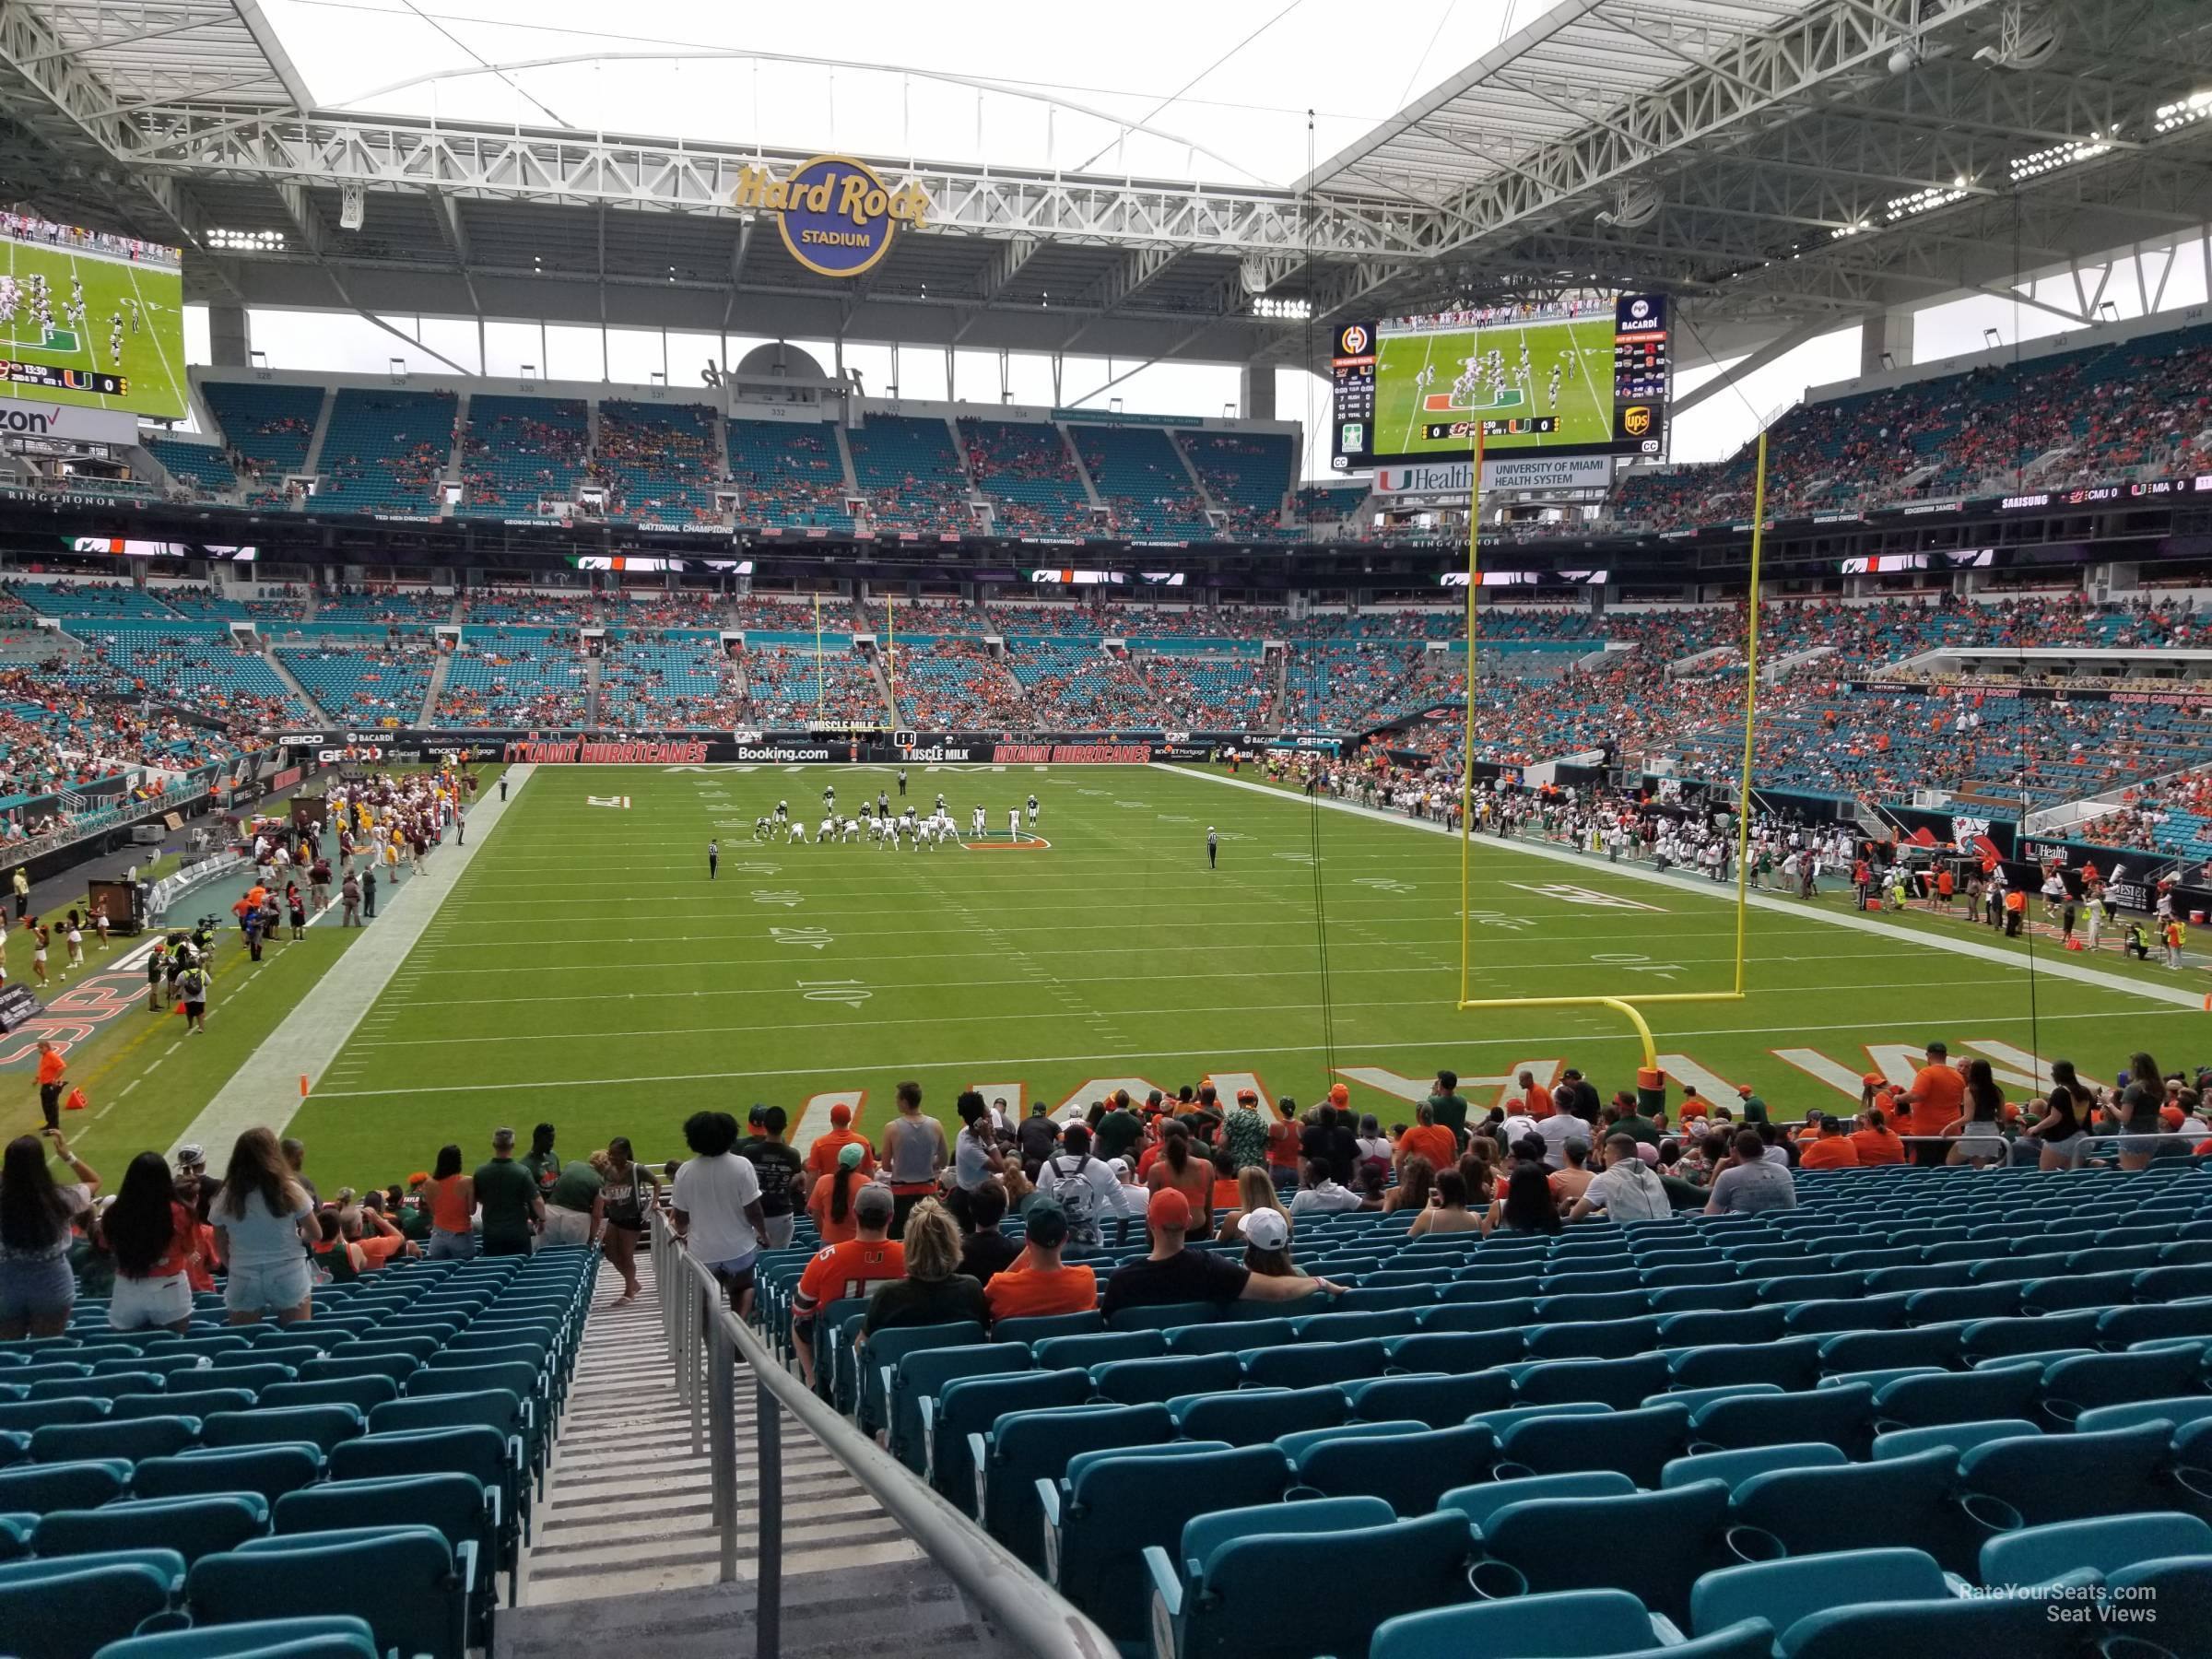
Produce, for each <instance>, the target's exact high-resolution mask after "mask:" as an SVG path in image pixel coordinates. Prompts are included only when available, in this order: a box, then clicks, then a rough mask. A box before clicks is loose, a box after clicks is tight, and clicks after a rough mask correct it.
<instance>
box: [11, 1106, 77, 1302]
mask: <svg viewBox="0 0 2212 1659" xmlns="http://www.w3.org/2000/svg"><path fill="white" fill-rule="evenodd" d="M46 1134H47V1136H48V1138H49V1139H51V1140H52V1141H53V1149H54V1152H55V1154H56V1155H57V1156H59V1157H60V1158H61V1159H63V1160H64V1161H65V1162H66V1163H67V1164H68V1165H69V1167H70V1170H71V1171H72V1172H73V1173H74V1174H75V1175H76V1182H75V1183H73V1184H69V1185H63V1184H61V1183H59V1182H56V1181H55V1180H54V1179H53V1171H51V1170H49V1169H48V1168H47V1167H46V1148H45V1147H42V1146H41V1145H40V1144H39V1137H38V1136H37V1135H18V1136H17V1137H16V1138H15V1139H14V1140H12V1141H10V1142H8V1143H7V1150H6V1152H5V1153H0V1342H15V1341H18V1340H20V1339H21V1338H22V1337H25V1336H58V1335H61V1334H62V1333H63V1332H64V1331H65V1330H67V1329H68V1328H69V1311H70V1310H71V1309H72V1308H73V1307H75V1306H76V1279H75V1278H74V1277H71V1275H70V1272H69V1244H70V1241H71V1239H72V1238H73V1237H74V1236H75V1228H76V1221H77V1220H78V1218H80V1217H83V1216H85V1215H86V1214H87V1213H88V1211H89V1210H90V1209H91V1207H92V1194H93V1191H94V1190H95V1189H96V1188H97V1187H98V1186H99V1185H100V1177H99V1176H98V1175H96V1174H94V1173H93V1172H92V1171H91V1169H90V1168H89V1167H88V1165H87V1164H86V1163H85V1161H84V1159H81V1158H74V1157H72V1156H71V1155H70V1152H69V1148H68V1147H67V1146H66V1145H65V1143H64V1142H63V1140H62V1136H61V1132H60V1131H59V1130H56V1129H49V1130H48V1131H46Z"/></svg>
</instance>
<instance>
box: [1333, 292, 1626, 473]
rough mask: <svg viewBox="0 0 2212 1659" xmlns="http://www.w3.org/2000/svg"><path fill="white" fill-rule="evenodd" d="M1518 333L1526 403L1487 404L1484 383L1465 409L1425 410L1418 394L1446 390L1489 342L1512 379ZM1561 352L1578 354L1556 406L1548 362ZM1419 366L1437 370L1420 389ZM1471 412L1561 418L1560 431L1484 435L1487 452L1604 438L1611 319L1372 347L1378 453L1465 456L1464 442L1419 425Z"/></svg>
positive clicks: (1609, 430)
mask: <svg viewBox="0 0 2212 1659" xmlns="http://www.w3.org/2000/svg"><path fill="white" fill-rule="evenodd" d="M1524 338H1525V339H1526V340H1527V342H1528V354H1529V361H1530V363H1531V365H1532V366H1533V368H1532V373H1531V375H1530V383H1529V388H1528V398H1527V400H1526V401H1525V402H1519V401H1515V400H1511V399H1509V402H1511V403H1512V406H1510V407H1508V406H1493V405H1492V401H1491V399H1492V391H1491V387H1490V386H1489V384H1488V382H1487V381H1486V382H1484V383H1483V384H1482V385H1481V386H1480V387H1478V388H1477V391H1476V393H1475V395H1474V405H1473V406H1472V407H1471V408H1469V409H1468V410H1467V411H1466V412H1465V413H1461V412H1458V411H1454V412H1452V413H1445V414H1434V413H1428V412H1425V411H1424V409H1423V407H1422V399H1423V398H1424V397H1426V396H1430V395H1449V394H1450V393H1451V390H1452V383H1453V381H1454V380H1455V379H1456V378H1457V377H1458V375H1459V372H1460V361H1461V359H1464V358H1467V357H1470V356H1474V355H1477V353H1480V352H1486V351H1488V350H1489V349H1490V348H1491V347H1493V346H1495V347H1499V348H1500V349H1501V350H1502V351H1503V352H1504V353H1505V363H1506V370H1507V372H1508V374H1509V376H1510V375H1511V373H1512V371H1513V370H1514V369H1515V368H1516V367H1517V366H1518V365H1519V363H1520V360H1521V342H1522V340H1523V339H1524ZM1566 351H1573V352H1575V353H1577V354H1578V355H1579V357H1580V359H1581V362H1582V372H1581V373H1579V374H1571V375H1566V376H1563V377H1562V378H1561V380H1560V382H1559V401H1558V402H1557V403H1556V404H1554V403H1553V402H1552V400H1551V365H1552V364H1553V363H1554V362H1555V361H1557V360H1559V357H1560V354H1561V353H1562V352H1566ZM1424 365H1426V366H1428V367H1430V368H1432V369H1434V371H1435V379H1434V381H1433V382H1431V383H1430V385H1429V386H1428V387H1426V388H1423V387H1421V386H1419V385H1418V383H1417V379H1418V375H1419V374H1420V372H1421V370H1422V368H1423V367H1424ZM1477 411H1479V412H1481V413H1483V414H1486V415H1488V416H1489V417H1490V418H1495V419H1513V418H1521V417H1524V416H1545V415H1557V416H1558V417H1559V430H1558V431H1557V432H1552V433H1531V434H1527V435H1523V436H1514V435H1512V434H1505V435H1500V436H1496V437H1491V438H1488V439H1486V440H1485V447H1486V448H1488V449H1492V450H1527V449H1538V448H1549V447H1554V446H1563V445H1567V444H1577V445H1588V444H1599V443H1606V442H1609V441H1611V440H1612V437H1613V319H1612V318H1610V317H1593V318H1582V319H1579V320H1577V321H1575V322H1571V323H1565V322H1561V323H1538V324H1533V325H1531V326H1530V327H1527V328H1525V329H1524V328H1521V327H1517V326H1508V327H1503V328H1486V329H1484V330H1482V331H1480V333H1477V332H1476V331H1474V330H1465V331H1461V332H1457V333H1436V334H1407V335H1389V336H1387V337H1385V338H1383V339H1382V340H1381V341H1380V342H1379V343H1378V344H1377V346H1376V347H1375V421H1374V447H1375V453H1378V454H1389V455H1464V454H1465V453H1466V450H1467V441H1466V440H1465V439H1457V438H1453V439H1435V440H1431V439H1430V438H1429V437H1427V436H1426V435H1425V433H1424V431H1423V425H1424V423H1425V422H1428V421H1442V420H1459V419H1465V418H1471V416H1472V415H1473V414H1474V413H1476V412H1477Z"/></svg>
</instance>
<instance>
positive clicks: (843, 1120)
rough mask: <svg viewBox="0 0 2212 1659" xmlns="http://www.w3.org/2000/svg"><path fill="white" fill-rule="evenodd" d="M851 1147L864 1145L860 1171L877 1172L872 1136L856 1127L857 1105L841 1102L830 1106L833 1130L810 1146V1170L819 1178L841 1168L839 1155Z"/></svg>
mask: <svg viewBox="0 0 2212 1659" xmlns="http://www.w3.org/2000/svg"><path fill="white" fill-rule="evenodd" d="M846 1147H859V1148H860V1172H861V1173H862V1174H863V1175H864V1176H865V1175H873V1174H875V1173H876V1148H875V1147H872V1146H870V1145H869V1144H868V1137H867V1136H866V1135H863V1134H861V1132H860V1131H859V1130H857V1129H855V1128H853V1108H852V1107H850V1106H848V1105H846V1104H845V1103H844V1102H843V1101H839V1102H838V1103H837V1104H836V1105H834V1106H832V1107H830V1133H829V1134H827V1135H823V1136H822V1137H821V1138H820V1139H818V1140H817V1141H816V1142H815V1143H814V1145H813V1146H811V1147H807V1148H806V1173H807V1175H808V1176H809V1177H810V1178H811V1179H813V1180H815V1181H819V1180H821V1178H822V1177H823V1176H825V1175H828V1174H830V1172H831V1171H834V1170H835V1169H836V1168H837V1156H838V1154H839V1153H841V1152H842V1151H843V1150H844V1149H845V1148H846Z"/></svg>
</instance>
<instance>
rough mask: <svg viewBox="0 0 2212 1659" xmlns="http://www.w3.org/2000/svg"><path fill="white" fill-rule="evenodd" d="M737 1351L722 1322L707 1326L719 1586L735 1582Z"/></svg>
mask: <svg viewBox="0 0 2212 1659" xmlns="http://www.w3.org/2000/svg"><path fill="white" fill-rule="evenodd" d="M736 1367H737V1349H736V1347H735V1344H733V1343H732V1342H731V1341H730V1338H729V1335H728V1333H727V1332H725V1331H724V1329H723V1325H722V1321H720V1320H719V1319H715V1320H710V1321H709V1322H708V1325H707V1387H708V1389H709V1390H710V1391H711V1392H710V1393H709V1394H708V1395H707V1441H708V1449H707V1457H708V1464H709V1468H710V1470H711V1471H712V1477H713V1485H712V1491H713V1495H714V1509H713V1519H714V1530H715V1534H716V1535H717V1536H718V1538H719V1539H720V1541H721V1545H722V1568H721V1582H722V1583H725V1584H729V1583H735V1582H736V1579H737V1411H736V1381H737V1379H736V1375H735V1372H736Z"/></svg>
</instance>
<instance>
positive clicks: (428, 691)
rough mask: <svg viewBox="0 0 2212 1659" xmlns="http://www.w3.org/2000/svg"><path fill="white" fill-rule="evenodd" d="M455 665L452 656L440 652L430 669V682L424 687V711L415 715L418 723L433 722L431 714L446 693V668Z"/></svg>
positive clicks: (425, 724) (427, 723) (435, 710)
mask: <svg viewBox="0 0 2212 1659" xmlns="http://www.w3.org/2000/svg"><path fill="white" fill-rule="evenodd" d="M452 666H453V658H452V657H450V656H448V655H446V654H445V653H443V652H440V653H438V661H437V663H436V665H433V666H432V668H431V669H430V683H429V685H427V686H425V687H424V688H422V712H421V713H419V714H418V715H417V716H416V717H415V724H417V725H419V726H427V725H429V724H432V720H431V716H432V715H434V714H435V713H436V712H437V710H438V700H439V698H441V696H443V695H444V694H445V675H446V670H447V669H449V668H451V667H452Z"/></svg>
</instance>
